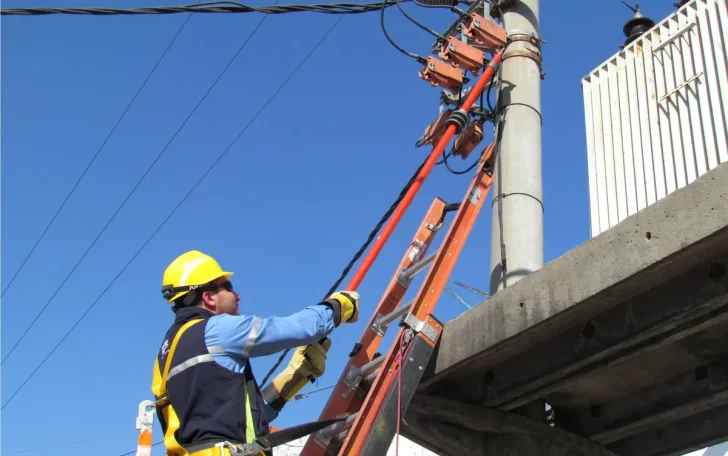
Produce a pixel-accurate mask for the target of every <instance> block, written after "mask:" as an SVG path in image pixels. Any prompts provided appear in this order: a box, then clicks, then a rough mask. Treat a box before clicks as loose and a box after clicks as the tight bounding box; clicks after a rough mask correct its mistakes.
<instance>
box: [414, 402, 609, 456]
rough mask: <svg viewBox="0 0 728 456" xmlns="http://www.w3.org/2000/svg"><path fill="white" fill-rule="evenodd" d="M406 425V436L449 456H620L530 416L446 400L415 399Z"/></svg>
mask: <svg viewBox="0 0 728 456" xmlns="http://www.w3.org/2000/svg"><path fill="white" fill-rule="evenodd" d="M403 426H404V427H403V428H402V434H403V435H404V436H405V437H407V438H408V439H412V440H414V441H416V442H417V443H419V444H420V445H422V446H424V447H426V448H428V449H430V450H431V451H435V452H438V453H440V454H442V455H443V456H447V455H451V454H452V455H461V454H468V455H473V456H476V455H479V456H490V455H494V456H495V455H497V456H505V455H511V454H513V455H522V454H539V455H543V456H551V455H554V456H556V455H559V456H564V455H572V456H586V455H589V456H615V455H614V453H612V452H611V451H609V450H607V449H605V448H603V447H600V446H599V445H597V444H595V443H593V442H591V441H589V440H587V439H585V438H583V437H580V436H578V435H576V434H572V433H569V432H566V431H564V430H561V429H558V428H555V427H551V426H548V425H545V424H541V423H539V422H536V421H534V420H532V419H530V418H526V417H523V416H520V415H516V414H514V413H508V412H501V411H498V410H493V409H488V408H485V407H480V406H475V405H471V404H466V403H463V402H457V401H451V400H448V399H444V398H440V397H426V396H415V398H414V399H413V400H412V402H411V403H410V406H409V408H408V409H407V413H406V415H405V419H404V421H403Z"/></svg>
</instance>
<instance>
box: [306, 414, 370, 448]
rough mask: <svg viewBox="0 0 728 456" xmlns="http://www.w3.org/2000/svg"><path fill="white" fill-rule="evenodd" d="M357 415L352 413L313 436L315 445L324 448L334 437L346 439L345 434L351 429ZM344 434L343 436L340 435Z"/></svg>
mask: <svg viewBox="0 0 728 456" xmlns="http://www.w3.org/2000/svg"><path fill="white" fill-rule="evenodd" d="M358 415H359V412H355V413H352V414H351V415H349V416H348V417H347V418H346V420H344V421H339V422H338V423H334V424H332V425H331V426H329V427H326V428H323V429H321V430H320V431H318V432H317V433H316V434H314V435H313V439H314V441H315V442H316V443H318V444H319V445H321V446H322V447H324V448H326V447H327V446H329V443H331V439H332V438H334V437H336V438H338V439H339V440H343V439H344V438H345V437H346V433H347V432H348V431H349V429H351V426H352V425H353V424H354V420H356V417H357V416H358ZM342 434H344V435H342Z"/></svg>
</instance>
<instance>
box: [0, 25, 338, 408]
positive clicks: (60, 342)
mask: <svg viewBox="0 0 728 456" xmlns="http://www.w3.org/2000/svg"><path fill="white" fill-rule="evenodd" d="M266 17H267V16H266ZM343 18H344V15H341V16H340V17H339V18H338V19H337V20H336V22H334V24H333V25H332V26H331V27H330V28H329V30H328V31H327V32H326V33H325V34H324V35H323V36H322V37H321V39H320V40H319V41H318V42H317V43H316V44H315V45H314V47H313V48H312V49H311V51H310V52H309V53H308V54H307V55H306V56H305V57H304V58H303V60H301V62H300V63H299V64H298V66H296V68H294V70H293V71H292V72H291V74H290V75H289V76H288V78H286V80H285V81H283V83H282V84H281V85H280V86H279V87H278V88H277V89H276V90H275V92H273V94H272V95H271V96H270V97H269V98H268V100H267V101H266V102H265V103H264V104H263V106H262V107H261V108H260V109H259V110H258V112H257V113H255V115H254V116H253V118H252V119H250V121H249V122H248V123H247V124H246V125H245V127H243V129H242V130H240V132H239V133H238V134H237V136H235V138H234V139H233V141H232V142H231V143H230V144H229V145H228V146H227V147H226V148H225V150H223V151H222V153H221V154H220V155H218V157H217V159H216V160H215V161H214V162H213V163H212V165H210V167H209V168H208V169H207V171H205V172H204V174H203V175H202V177H200V179H199V180H198V181H197V182H196V183H195V185H193V186H192V188H191V189H190V190H189V191H188V192H187V194H186V195H185V196H184V197H183V198H182V200H180V202H179V203H177V205H176V206H175V208H174V209H172V212H170V213H169V214H168V215H167V217H166V218H165V219H164V220H163V221H162V223H161V224H160V225H159V226H158V227H157V229H156V230H154V232H153V233H152V234H151V236H149V238H148V239H147V240H146V241H145V242H144V244H142V246H141V247H140V248H139V250H137V251H136V253H135V254H134V255H133V256H132V257H131V259H130V260H129V261H128V262H127V263H126V264H125V265H124V267H123V268H122V269H121V271H119V273H118V274H116V276H115V277H114V278H113V279H112V280H111V282H110V283H109V284H108V285H107V286H106V288H104V290H103V291H102V292H101V294H100V295H99V296H98V297H97V298H96V300H94V302H93V303H91V305H90V306H89V307H88V308H87V309H86V311H85V312H84V313H83V314H82V315H81V316H80V317H79V318H78V320H76V322H75V323H74V324H73V326H72V327H71V329H69V330H68V332H66V334H65V335H64V336H63V337H62V338H61V340H60V341H58V343H57V344H56V346H55V347H53V349H52V350H51V352H50V353H48V355H47V356H46V357H45V358H44V359H43V360H42V361H41V362H40V364H38V366H37V367H36V368H35V370H33V372H32V373H31V374H30V375H29V376H28V377H27V378H26V379H25V381H23V383H22V384H21V385H20V387H19V388H18V389H17V390H15V392H14V393H13V394H12V396H10V399H8V400H7V401H6V402H5V403H4V404H3V405H2V407H1V408H0V410H3V409H5V407H6V406H7V405H8V404H9V403H10V401H12V400H13V398H14V397H15V396H16V395H17V394H18V393H19V392H20V390H21V389H23V387H24V386H25V385H26V384H27V383H28V381H29V380H30V379H31V378H32V377H33V376H34V375H35V373H36V372H38V370H39V369H40V368H41V367H42V366H43V364H45V362H46V361H48V359H49V358H50V357H51V356H52V355H53V353H54V352H55V351H56V350H57V349H58V347H60V345H61V344H62V343H63V341H64V340H66V338H68V336H69V335H70V334H71V332H73V330H74V329H75V328H76V327H77V326H78V325H79V323H81V321H82V320H83V319H84V318H85V317H86V315H88V313H89V312H90V311H91V309H92V308H93V307H94V306H95V305H96V304H97V303H98V302H99V300H101V298H102V297H103V296H104V295H105V294H106V292H107V291H108V290H109V289H110V288H111V286H112V285H113V284H114V283H115V282H116V281H117V280H118V279H119V277H120V276H121V275H122V274H123V273H124V271H125V270H126V268H128V267H129V265H131V263H132V262H133V261H134V259H136V257H137V256H138V255H139V254H140V253H141V251H142V250H144V248H145V247H146V246H147V244H149V242H150V241H151V240H152V239H153V238H154V236H155V235H156V234H157V233H158V232H159V231H160V230H161V229H162V227H163V226H164V225H165V224H166V223H167V221H169V219H170V218H171V217H172V215H174V213H175V212H177V209H179V208H180V206H182V204H183V203H184V202H185V201H186V200H187V198H188V197H189V196H190V195H191V194H192V192H193V191H194V190H195V189H196V188H197V187H198V186H199V185H200V183H201V182H202V181H203V180H204V179H205V177H207V175H208V174H209V173H210V171H212V169H213V168H214V167H215V166H216V165H217V163H218V162H219V161H220V160H221V159H222V158H223V156H225V154H227V152H228V151H229V150H230V148H231V147H232V146H233V145H234V144H235V143H236V142H237V141H238V139H239V138H240V137H241V136H242V135H243V133H245V132H246V131H247V130H248V128H249V127H250V125H252V123H253V122H255V120H256V119H257V118H258V116H260V114H261V113H262V112H263V111H264V110H265V109H266V108H267V107H268V105H269V104H270V103H271V102H272V101H273V99H275V97H276V96H277V95H278V93H280V91H281V90H283V88H284V87H285V86H286V85H287V84H288V82H289V81H290V80H291V79H292V78H293V77H294V76H295V75H296V73H298V70H300V69H301V67H302V66H303V64H304V63H306V61H307V60H308V59H309V58H310V57H311V55H312V54H313V53H314V52H315V51H316V49H318V47H319V46H321V44H322V43H323V41H324V40H325V39H326V38H327V37H328V36H329V35H330V34H331V32H333V31H334V28H336V26H337V25H338V24H339V22H341V20H342V19H343ZM264 20H265V17H264V18H263V19H262V20H261V21H260V22H259V23H258V26H256V28H255V29H254V30H253V32H252V33H251V34H250V35H249V36H248V39H247V40H245V43H247V42H248V41H249V40H250V38H251V37H252V36H253V34H254V33H255V31H256V30H257V29H258V27H260V25H261V24H262V23H263V21H264ZM245 43H243V46H245ZM243 46H241V47H240V49H238V52H237V53H236V54H235V55H236V56H237V54H238V53H239V52H240V50H241V49H242V48H243ZM234 58H235V57H233V59H234ZM230 63H232V60H231V61H230ZM230 63H229V64H228V66H227V67H225V69H227V68H228V67H229V66H230ZM223 73H224V70H223ZM220 76H222V73H221V74H220ZM219 79H220V77H218V79H217V80H219ZM217 80H216V81H215V82H217ZM210 89H212V87H211V88H210ZM208 93H209V90H208ZM205 95H207V94H205ZM200 102H201V101H200ZM197 106H199V103H198V105H197ZM195 109H197V108H195ZM193 112H194V111H193ZM190 115H191V114H190ZM188 119H189V117H188ZM178 132H179V131H178Z"/></svg>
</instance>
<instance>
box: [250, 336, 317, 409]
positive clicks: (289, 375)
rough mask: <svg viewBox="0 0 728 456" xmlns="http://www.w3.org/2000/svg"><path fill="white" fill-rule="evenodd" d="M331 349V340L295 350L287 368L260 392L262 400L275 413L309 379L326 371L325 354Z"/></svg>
mask: <svg viewBox="0 0 728 456" xmlns="http://www.w3.org/2000/svg"><path fill="white" fill-rule="evenodd" d="M330 347H331V339H328V338H327V339H324V340H322V341H319V342H316V343H315V344H311V345H307V346H301V347H298V348H297V349H296V351H295V352H294V353H293V357H292V358H291V362H290V363H288V366H286V368H285V369H284V370H283V372H281V373H280V374H278V375H277V376H276V377H275V378H274V379H273V381H272V382H270V384H268V386H266V387H265V388H263V391H262V392H261V393H262V394H263V398H264V399H265V400H266V402H268V404H270V405H271V407H273V408H274V409H276V410H277V411H280V410H281V409H282V408H283V406H284V405H286V403H287V402H288V401H289V400H290V399H291V398H292V397H293V396H295V395H296V393H298V392H299V391H300V390H301V389H302V388H303V387H304V386H306V382H308V380H309V378H310V377H312V378H318V377H320V376H322V375H323V374H324V371H325V370H326V353H327V352H328V351H329V348H330Z"/></svg>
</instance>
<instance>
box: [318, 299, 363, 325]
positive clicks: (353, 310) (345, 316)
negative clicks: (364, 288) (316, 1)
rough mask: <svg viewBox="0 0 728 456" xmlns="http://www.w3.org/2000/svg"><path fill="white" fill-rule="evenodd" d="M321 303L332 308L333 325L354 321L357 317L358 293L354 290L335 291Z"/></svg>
mask: <svg viewBox="0 0 728 456" xmlns="http://www.w3.org/2000/svg"><path fill="white" fill-rule="evenodd" d="M323 304H325V305H328V306H330V307H331V308H332V309H333V310H334V325H335V326H339V325H340V324H341V323H355V322H356V321H357V320H358V319H359V293H357V292H356V291H337V292H336V293H334V294H332V295H331V296H329V297H328V299H326V300H325V301H324V302H323Z"/></svg>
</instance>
